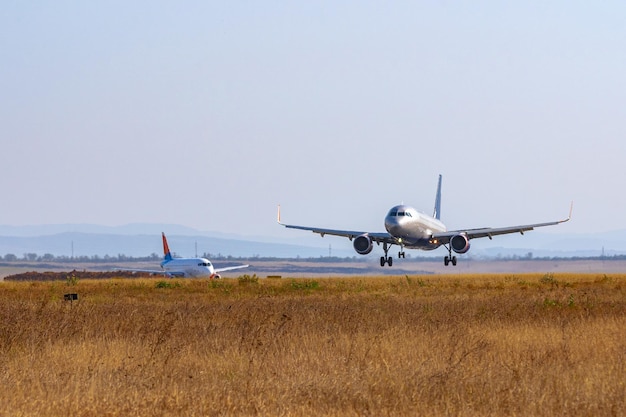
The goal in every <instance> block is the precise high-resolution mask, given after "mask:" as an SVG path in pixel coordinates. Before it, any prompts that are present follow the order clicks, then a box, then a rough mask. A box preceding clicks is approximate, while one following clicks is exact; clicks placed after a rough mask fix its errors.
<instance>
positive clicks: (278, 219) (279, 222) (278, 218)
mask: <svg viewBox="0 0 626 417" xmlns="http://www.w3.org/2000/svg"><path fill="white" fill-rule="evenodd" d="M276 220H277V221H278V224H281V225H282V223H281V221H280V204H279V205H278V217H277V219H276Z"/></svg>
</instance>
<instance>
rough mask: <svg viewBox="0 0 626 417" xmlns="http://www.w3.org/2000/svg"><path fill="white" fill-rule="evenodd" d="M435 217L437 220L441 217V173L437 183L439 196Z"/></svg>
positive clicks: (436, 201)
mask: <svg viewBox="0 0 626 417" xmlns="http://www.w3.org/2000/svg"><path fill="white" fill-rule="evenodd" d="M433 217H434V218H435V219H437V220H440V219H441V174H439V183H438V184H437V196H436V197H435V210H434V211H433Z"/></svg>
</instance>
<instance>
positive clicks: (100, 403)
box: [0, 274, 626, 416]
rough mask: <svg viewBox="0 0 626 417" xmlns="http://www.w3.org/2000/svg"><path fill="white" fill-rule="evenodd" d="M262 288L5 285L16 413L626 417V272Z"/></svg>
mask: <svg viewBox="0 0 626 417" xmlns="http://www.w3.org/2000/svg"><path fill="white" fill-rule="evenodd" d="M244 277H246V278H251V279H244ZM244 277H240V279H225V280H221V281H209V280H178V279H174V280H164V279H161V278H155V279H136V280H122V279H108V280H93V281H91V280H90V281H87V280H85V281H78V282H75V281H73V280H68V281H66V282H63V281H61V282H58V281H57V282H4V283H0V404H2V407H1V408H0V415H7V416H35V415H36V416H57V415H58V416H65V415H71V416H147V415H159V416H171V415H185V416H236V415H244V416H253V415H261V416H304V415H306V416H363V415H372V416H400V415H408V416H420V415H423V416H449V415H455V416H504V415H514V416H531V415H532V416H556V415H561V416H565V415H566V416H601V415H607V416H623V415H626V275H624V274H609V275H604V274H582V275H581V274H578V275H576V274H517V275H514V274H509V275H502V274H492V275H450V276H446V275H437V276H422V277H420V276H411V277H407V276H403V277H371V278H363V277H359V278H329V279H317V280H316V279H289V278H283V279H261V280H256V279H254V278H255V277H247V276H244ZM65 293H78V295H79V299H78V300H77V301H74V302H71V303H70V302H68V301H64V299H63V295H64V294H65Z"/></svg>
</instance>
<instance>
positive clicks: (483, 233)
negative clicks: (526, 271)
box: [432, 203, 574, 244]
mask: <svg viewBox="0 0 626 417" xmlns="http://www.w3.org/2000/svg"><path fill="white" fill-rule="evenodd" d="M573 206H574V205H573V203H572V205H571V206H570V209H569V216H568V217H567V218H566V219H563V220H557V221H553V222H546V223H534V224H525V225H521V226H509V227H496V228H493V227H483V228H479V229H464V230H463V229H460V230H449V231H447V232H441V233H434V234H433V236H432V238H433V239H435V240H438V241H439V242H441V243H443V244H447V243H449V242H450V239H452V237H453V236H456V235H458V234H464V235H465V236H467V238H468V239H476V238H480V237H488V238H489V239H491V238H492V237H493V236H497V235H506V234H510V233H520V234H522V235H523V234H524V232H528V231H530V230H534V229H536V228H537V227H544V226H554V225H556V224H560V223H565V222H567V221H569V220H570V219H571V218H572V209H573Z"/></svg>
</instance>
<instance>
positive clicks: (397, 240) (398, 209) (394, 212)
mask: <svg viewBox="0 0 626 417" xmlns="http://www.w3.org/2000/svg"><path fill="white" fill-rule="evenodd" d="M572 208H573V204H572V206H570V212H569V216H568V217H567V218H566V219H563V220H557V221H552V222H547V223H535V224H527V225H522V226H510V227H500V228H491V227H484V228H479V229H460V230H451V231H448V230H447V228H446V226H445V225H444V224H443V223H442V222H441V220H440V217H441V175H439V182H438V184H437V194H436V197H435V210H434V212H433V215H432V216H429V215H427V214H423V213H420V212H418V211H417V210H416V209H414V208H413V207H410V206H406V205H403V204H402V205H399V206H395V207H392V208H391V210H389V213H387V216H386V217H385V229H386V230H387V233H371V232H360V231H351V230H335V229H322V228H318V227H306V226H295V225H291V224H284V223H281V221H280V206H278V224H280V225H282V226H285V227H287V228H291V229H301V230H309V231H311V232H313V233H319V234H320V235H321V236H322V237H324V235H333V236H344V237H347V238H348V239H350V241H352V242H353V246H354V250H355V251H356V252H357V253H358V254H360V255H367V254H368V253H370V252H371V251H372V248H373V246H374V245H373V243H374V242H376V244H377V245H380V244H381V243H382V244H383V251H384V252H385V255H384V256H381V257H380V266H385V264H387V265H389V266H391V265H392V264H393V258H392V257H390V256H389V255H388V252H389V249H390V248H391V246H393V245H398V246H400V252H398V258H404V248H408V249H421V250H433V249H437V248H438V247H439V246H444V247H445V248H446V249H447V250H448V255H447V256H445V257H444V258H443V262H444V265H446V266H448V264H450V263H452V265H456V263H457V259H456V256H453V255H452V251H454V252H455V253H459V254H462V253H466V252H467V251H468V250H469V248H470V240H471V239H476V238H480V237H488V238H489V239H492V238H493V236H496V235H504V234H508V233H520V234H522V235H523V234H524V232H527V231H530V230H533V229H535V228H536V227H544V226H553V225H556V224H559V223H564V222H566V221H569V220H570V219H571V217H572Z"/></svg>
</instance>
